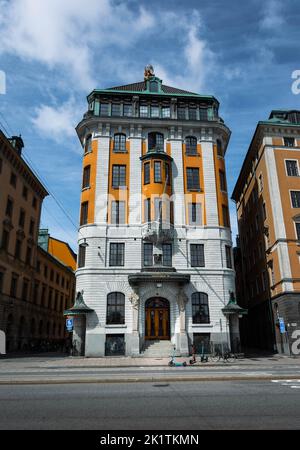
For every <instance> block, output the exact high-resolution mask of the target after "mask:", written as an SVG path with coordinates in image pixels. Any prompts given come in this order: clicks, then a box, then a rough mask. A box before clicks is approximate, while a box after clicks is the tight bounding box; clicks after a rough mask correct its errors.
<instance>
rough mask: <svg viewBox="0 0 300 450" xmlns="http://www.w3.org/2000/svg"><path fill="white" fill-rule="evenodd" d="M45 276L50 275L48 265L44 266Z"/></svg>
mask: <svg viewBox="0 0 300 450" xmlns="http://www.w3.org/2000/svg"><path fill="white" fill-rule="evenodd" d="M44 277H45V278H47V277H48V266H44Z"/></svg>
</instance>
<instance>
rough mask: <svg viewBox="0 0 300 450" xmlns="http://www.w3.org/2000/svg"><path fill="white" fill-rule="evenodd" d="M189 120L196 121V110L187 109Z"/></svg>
mask: <svg viewBox="0 0 300 450" xmlns="http://www.w3.org/2000/svg"><path fill="white" fill-rule="evenodd" d="M189 119H190V120H197V109H196V108H189Z"/></svg>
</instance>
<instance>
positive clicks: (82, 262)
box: [78, 245, 86, 268]
mask: <svg viewBox="0 0 300 450" xmlns="http://www.w3.org/2000/svg"><path fill="white" fill-rule="evenodd" d="M85 255H86V246H85V245H79V251H78V268H80V267H84V266H85Z"/></svg>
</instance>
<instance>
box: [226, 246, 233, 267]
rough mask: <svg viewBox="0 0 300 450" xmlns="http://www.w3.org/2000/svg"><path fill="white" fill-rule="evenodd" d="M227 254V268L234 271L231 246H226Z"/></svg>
mask: <svg viewBox="0 0 300 450" xmlns="http://www.w3.org/2000/svg"><path fill="white" fill-rule="evenodd" d="M225 252H226V267H228V269H232V258H231V247H230V246H229V245H225Z"/></svg>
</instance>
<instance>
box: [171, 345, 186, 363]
mask: <svg viewBox="0 0 300 450" xmlns="http://www.w3.org/2000/svg"><path fill="white" fill-rule="evenodd" d="M175 350H176V347H175V346H174V350H173V355H172V356H171V360H170V361H169V362H168V366H170V367H186V365H187V364H186V362H185V361H183V362H182V363H181V362H176V361H175Z"/></svg>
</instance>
